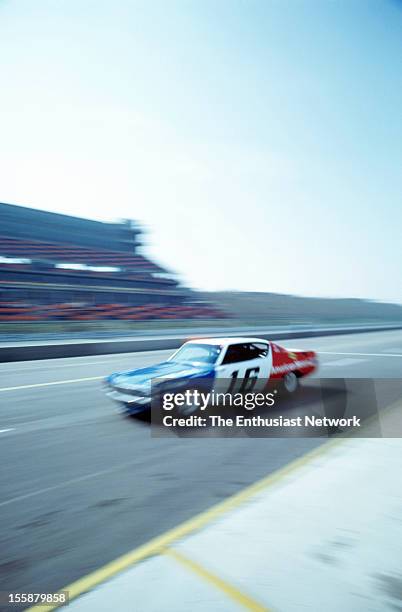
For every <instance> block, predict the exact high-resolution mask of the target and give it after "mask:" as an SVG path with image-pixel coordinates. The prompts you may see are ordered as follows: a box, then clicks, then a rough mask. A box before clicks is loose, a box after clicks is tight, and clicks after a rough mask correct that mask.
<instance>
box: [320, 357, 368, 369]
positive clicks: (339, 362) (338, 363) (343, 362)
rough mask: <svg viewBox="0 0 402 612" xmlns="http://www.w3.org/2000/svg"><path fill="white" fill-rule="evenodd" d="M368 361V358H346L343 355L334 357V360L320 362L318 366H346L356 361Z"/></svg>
mask: <svg viewBox="0 0 402 612" xmlns="http://www.w3.org/2000/svg"><path fill="white" fill-rule="evenodd" d="M366 361H368V359H350V358H349V359H348V358H347V357H343V358H342V359H336V360H335V361H326V362H325V363H321V364H320V366H321V367H322V368H324V367H330V368H332V366H346V365H354V364H356V363H364V362H366Z"/></svg>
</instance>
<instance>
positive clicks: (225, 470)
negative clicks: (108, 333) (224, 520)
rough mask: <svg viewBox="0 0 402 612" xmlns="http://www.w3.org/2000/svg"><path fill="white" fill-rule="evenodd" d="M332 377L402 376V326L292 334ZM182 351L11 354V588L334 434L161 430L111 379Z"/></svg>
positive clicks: (1, 494) (4, 420)
mask: <svg viewBox="0 0 402 612" xmlns="http://www.w3.org/2000/svg"><path fill="white" fill-rule="evenodd" d="M283 344H284V346H289V347H294V348H306V349H308V348H312V349H315V350H316V351H318V353H319V359H320V364H321V365H320V374H319V375H320V376H322V377H334V378H338V377H343V376H348V377H364V378H366V377H376V378H402V331H387V332H378V333H377V332H374V333H373V332H371V333H368V334H355V335H345V336H332V337H321V338H311V339H308V338H307V339H303V340H289V341H284V342H283ZM170 353H171V351H155V352H147V353H133V354H124V355H113V356H112V355H109V356H108V355H106V356H105V355H102V356H99V357H80V358H71V359H57V360H48V361H35V362H19V363H9V364H1V365H0V465H1V469H0V591H7V592H16V591H17V592H50V591H54V590H57V589H60V588H62V587H63V586H65V585H66V584H69V583H70V582H72V581H74V580H77V579H78V578H80V577H82V576H83V575H85V574H87V573H89V572H91V571H93V570H95V569H97V568H99V567H100V566H102V565H104V564H105V563H107V562H109V561H111V560H113V559H114V558H116V557H118V556H119V555H121V554H123V553H125V552H127V551H129V550H131V549H133V548H135V547H136V546H138V545H140V544H142V543H145V542H147V541H148V540H149V539H151V538H152V537H154V536H156V535H159V534H161V533H163V532H164V531H166V530H167V529H170V528H172V527H174V526H176V525H178V524H179V523H181V522H182V521H184V520H186V519H189V518H191V517H192V516H194V515H195V514H197V513H198V512H201V511H203V510H205V509H207V508H209V507H211V506H212V505H214V504H216V503H217V502H219V501H221V500H222V499H224V498H226V497H228V496H230V495H232V494H234V493H236V492H238V491H239V490H241V489H243V488H244V487H245V486H247V485H249V484H251V483H253V482H255V481H256V480H258V479H260V478H262V477H264V476H266V475H267V474H269V473H271V472H273V471H275V470H276V469H278V468H280V467H282V466H284V465H286V464H287V463H289V462H290V461H292V460H293V459H295V458H297V457H300V456H302V455H303V454H305V453H306V452H308V451H309V450H311V449H313V448H315V447H316V446H318V445H320V444H322V443H323V442H325V438H291V439H290V438H283V439H258V438H225V439H222V438H212V439H211V438H210V439H194V438H191V439H183V438H155V437H151V433H150V425H149V422H147V420H146V419H145V420H144V419H127V418H123V417H122V416H121V415H120V414H118V412H117V410H116V409H115V406H114V405H113V404H112V403H111V402H110V401H109V399H108V398H107V397H106V396H105V394H104V389H103V387H102V378H103V377H104V376H105V375H107V374H109V373H111V372H114V371H119V370H124V369H129V368H134V367H140V366H142V365H147V364H152V363H155V362H157V361H161V360H163V359H164V358H166V356H167V355H169V354H170Z"/></svg>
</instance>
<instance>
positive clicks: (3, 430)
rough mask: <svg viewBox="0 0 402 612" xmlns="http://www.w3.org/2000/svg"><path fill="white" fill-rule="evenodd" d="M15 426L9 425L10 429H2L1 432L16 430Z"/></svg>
mask: <svg viewBox="0 0 402 612" xmlns="http://www.w3.org/2000/svg"><path fill="white" fill-rule="evenodd" d="M14 429H15V427H9V428H8V429H0V433H6V432H7V431H14Z"/></svg>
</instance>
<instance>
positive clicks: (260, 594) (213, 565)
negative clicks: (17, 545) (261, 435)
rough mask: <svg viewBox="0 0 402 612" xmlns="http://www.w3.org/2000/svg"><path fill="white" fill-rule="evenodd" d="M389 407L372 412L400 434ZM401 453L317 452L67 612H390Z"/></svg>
mask: <svg viewBox="0 0 402 612" xmlns="http://www.w3.org/2000/svg"><path fill="white" fill-rule="evenodd" d="M401 408H402V403H400V404H399V406H396V407H394V411H393V413H391V414H389V413H387V412H386V413H385V414H383V415H382V417H383V418H382V429H383V431H384V433H385V434H386V432H387V429H388V430H389V433H390V434H391V435H394V433H395V425H397V426H398V427H399V433H401V421H400V418H399V414H398V415H397V414H396V413H397V412H398V413H400V410H401ZM395 416H397V418H396V419H394V417H395ZM393 420H395V422H392V421H393ZM401 450H402V440H401V439H396V438H394V439H380V440H378V439H359V440H356V439H355V440H350V439H348V440H346V441H345V440H343V441H342V442H341V443H340V444H339V445H336V446H334V445H332V444H329V445H327V446H325V447H324V448H322V451H323V452H322V453H320V454H315V455H314V456H313V457H312V458H310V457H309V458H307V459H306V462H304V463H301V462H298V464H297V466H296V467H295V468H294V470H289V471H288V472H285V473H284V474H283V475H282V476H279V477H278V478H276V479H267V480H266V481H265V482H264V483H262V484H261V486H260V487H259V489H258V490H257V491H253V492H252V493H251V494H250V496H249V497H246V496H244V497H243V498H242V500H241V502H242V503H239V505H238V506H237V504H236V505H235V504H233V505H234V506H235V507H233V506H232V507H230V508H228V509H227V511H226V512H222V514H223V516H222V515H221V516H216V517H213V518H212V520H211V522H210V524H208V525H207V526H204V528H202V529H201V530H199V531H197V532H196V533H194V534H191V535H190V536H187V537H185V538H181V539H179V538H178V539H175V540H173V541H172V542H171V543H168V545H165V546H162V547H161V548H159V550H158V549H157V548H156V549H154V550H152V551H150V554H149V555H148V556H147V558H146V559H145V560H142V562H141V561H140V562H139V563H136V564H135V565H134V566H133V567H131V568H130V569H128V570H126V571H123V572H120V573H119V574H118V575H117V576H115V577H114V578H112V579H111V580H110V581H108V582H105V583H103V584H102V585H101V586H100V587H98V588H95V590H93V591H92V592H90V593H88V594H85V595H83V596H82V597H81V598H78V599H76V600H74V601H73V602H72V604H71V606H70V607H71V610H72V612H88V611H89V610H97V611H98V612H107V611H108V610H110V609H112V608H113V607H117V608H118V609H119V610H133V609H134V610H147V612H159V611H160V610H167V611H174V612H187V611H188V610H192V611H199V612H205V611H206V610H214V611H215V612H218V611H219V612H223V611H225V612H230V611H233V612H235V611H236V610H241V609H243V610H244V609H245V610H254V611H255V612H257V611H263V610H266V611H268V610H281V611H285V612H299V610H317V611H318V610H325V611H326V612H338V611H339V610H347V611H350V612H379V611H381V610H384V611H386V610H392V609H394V610H400V609H401V608H400V605H401V592H402V591H401V589H402V574H401V571H400V570H401V565H400V560H401V553H402V490H401V489H400V487H399V486H398V483H399V481H400V474H401V470H402V453H401ZM156 586H157V588H156Z"/></svg>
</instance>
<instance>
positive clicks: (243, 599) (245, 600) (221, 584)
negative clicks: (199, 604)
mask: <svg viewBox="0 0 402 612" xmlns="http://www.w3.org/2000/svg"><path fill="white" fill-rule="evenodd" d="M164 554H165V555H167V556H169V557H171V558H172V559H174V560H175V561H177V563H180V565H182V566H183V567H185V568H186V569H188V570H190V571H191V572H193V573H194V574H196V575H197V576H199V577H200V578H202V579H203V580H205V581H206V582H208V583H209V584H212V586H214V587H215V588H217V589H219V590H220V591H223V593H225V595H227V597H229V598H230V599H232V600H233V601H235V602H236V603H237V604H239V605H240V606H242V607H243V608H245V609H246V610H252V612H270V609H269V608H267V607H266V606H263V605H261V604H260V603H258V602H257V601H255V600H254V599H252V598H251V597H250V596H249V595H246V594H245V593H243V592H242V591H240V590H239V589H238V588H237V587H235V586H233V585H232V584H230V583H229V582H226V580H223V579H222V578H220V577H219V576H217V575H216V574H214V573H212V572H210V571H209V570H207V569H206V568H205V567H203V566H202V565H200V564H199V563H196V562H195V561H193V560H192V559H190V558H189V557H187V556H184V555H182V554H181V553H179V552H177V550H173V549H172V548H167V549H166V550H165V551H164Z"/></svg>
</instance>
